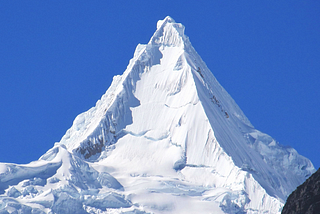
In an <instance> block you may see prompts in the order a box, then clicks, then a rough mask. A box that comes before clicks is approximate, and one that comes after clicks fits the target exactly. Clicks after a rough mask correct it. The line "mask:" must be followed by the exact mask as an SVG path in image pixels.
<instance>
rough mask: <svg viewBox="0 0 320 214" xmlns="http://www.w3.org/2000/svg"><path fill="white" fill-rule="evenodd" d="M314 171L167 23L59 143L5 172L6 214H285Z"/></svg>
mask: <svg viewBox="0 0 320 214" xmlns="http://www.w3.org/2000/svg"><path fill="white" fill-rule="evenodd" d="M314 171H315V169H314V167H313V165H312V163H311V162H310V161H309V160H308V159H306V158H304V157H302V156H301V155H299V154H298V153H297V152H296V151H295V150H294V149H292V148H287V147H283V146H281V145H280V144H279V143H278V142H276V141H275V140H274V139H272V138H271V137H270V136H269V135H267V134H264V133H262V132H260V131H258V130H256V129H255V128H254V127H253V126H252V124H251V123H250V121H249V120H248V119H247V118H246V116H245V115H244V114H243V112H242V111H241V109H240V108H239V107H238V106H237V104H236V103H235V101H234V100H233V99H232V98H231V96H230V95H229V94H228V93H227V92H226V91H225V89H224V88H223V87H222V86H221V85H220V84H219V83H218V81H217V80H216V79H215V77H214V76H213V74H212V73H211V71H210V70H209V69H208V68H207V66H206V64H205V63H204V62H203V61H202V60H201V57H200V56H199V55H198V54H197V52H196V51H195V50H194V48H193V47H192V45H191V43H190V41H189V39H188V37H187V36H185V35H184V26H183V25H182V24H179V23H175V21H174V20H173V19H172V18H170V17H166V18H165V19H164V20H160V21H159V22H158V23H157V30H156V32H155V33H154V35H153V37H152V38H151V39H150V41H149V43H148V44H145V45H141V44H139V45H138V46H137V48H136V51H135V53H134V56H133V58H132V59H131V60H130V62H129V65H128V67H127V69H126V71H125V72H124V73H123V75H119V76H115V77H114V79H113V82H112V84H111V86H110V88H109V89H108V90H107V91H106V93H105V94H104V95H103V96H102V97H101V99H100V100H99V101H97V103H96V106H95V107H92V108H91V109H89V110H88V111H87V112H84V113H82V114H80V115H78V116H77V117H76V118H75V120H74V122H73V125H72V127H71V128H70V129H69V130H67V132H66V134H65V135H64V136H63V137H62V139H61V141H60V142H58V143H55V145H54V146H53V148H52V149H50V150H48V152H46V153H45V154H44V155H43V156H42V157H40V159H39V160H37V161H34V162H32V163H30V164H26V165H17V164H9V163H0V194H1V195H0V211H1V212H2V211H3V212H5V210H6V211H7V212H9V213H12V212H16V211H17V212H18V211H19V212H32V213H52V212H53V213H280V212H281V208H282V206H283V203H284V201H285V200H286V197H287V196H288V194H290V193H291V191H293V190H294V189H295V188H296V187H297V186H298V185H299V184H301V183H302V182H303V181H304V180H305V179H306V178H307V177H308V176H310V175H311V174H312V173H313V172H314Z"/></svg>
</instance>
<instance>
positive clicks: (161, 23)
mask: <svg viewBox="0 0 320 214" xmlns="http://www.w3.org/2000/svg"><path fill="white" fill-rule="evenodd" d="M166 23H176V22H175V21H174V19H173V18H171V17H170V16H166V18H164V19H163V20H159V21H158V22H157V29H159V28H160V27H161V26H162V25H163V24H166Z"/></svg>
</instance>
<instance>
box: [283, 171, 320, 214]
mask: <svg viewBox="0 0 320 214" xmlns="http://www.w3.org/2000/svg"><path fill="white" fill-rule="evenodd" d="M300 213H301V214H311V213H314V214H315V213H320V169H318V171H316V172H315V173H314V174H313V175H312V176H311V177H310V178H308V179H307V180H306V181H305V182H304V183H303V184H302V185H300V186H299V187H298V188H297V189H296V190H295V191H293V192H292V193H291V194H290V196H289V197H288V199H287V202H286V204H285V206H284V207H283V210H282V214H300Z"/></svg>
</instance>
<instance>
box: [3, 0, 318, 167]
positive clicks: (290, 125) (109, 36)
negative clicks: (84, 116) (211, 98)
mask: <svg viewBox="0 0 320 214" xmlns="http://www.w3.org/2000/svg"><path fill="white" fill-rule="evenodd" d="M167 15H170V16H171V17H172V18H173V19H175V20H176V22H180V23H182V24H183V25H185V27H186V31H185V33H186V35H188V36H189V38H190V41H191V43H192V44H193V46H194V48H195V49H196V50H197V52H198V53H199V54H200V56H201V57H202V58H203V60H204V61H205V62H206V63H207V65H208V67H209V69H210V70H211V71H212V72H213V74H214V75H215V76H216V78H217V79H218V81H219V82H220V83H221V84H222V86H223V87H224V88H225V89H226V90H227V91H228V92H229V94H230V95H231V96H232V97H233V98H234V99H235V101H236V102H237V103H238V105H239V106H240V108H241V109H242V110H243V111H244V113H245V114H246V115H247V117H248V118H249V120H250V121H251V122H252V124H253V125H254V126H255V127H256V128H257V129H259V130H260V131H262V132H265V133H267V134H269V135H271V136H272V137H273V138H275V139H276V140H277V141H279V142H280V143H281V144H282V145H287V146H291V147H293V148H295V149H296V150H297V151H298V152H299V153H300V154H302V155H304V156H306V157H308V158H309V159H311V161H312V162H313V163H314V165H315V167H316V168H318V167H319V166H320V157H319V155H318V154H319V151H320V141H319V139H320V110H319V106H320V95H319V92H320V86H319V80H320V72H319V71H320V2H319V1H316V0H313V1H311V0H310V1H309V0H305V1H300V0H299V1H296V0H292V1H284V0H283V1H278V0H277V1H271V0H268V1H256V0H251V1H250V0H245V1H240V0H239V1H195V0H194V1H123V0H118V1H60V0H57V1H40V0H38V1H1V2H0V74H1V76H0V145H1V149H0V162H14V163H28V162H30V161H33V160H36V159H38V158H39V157H40V156H41V155H42V154H43V153H45V152H46V151H47V150H48V149H50V148H51V147H52V146H53V144H54V142H57V141H59V140H60V138H61V137H62V136H63V135H64V133H65V132H66V130H67V129H68V128H69V127H70V126H71V125H72V122H73V119H74V118H75V117H76V116H77V115H78V114H79V113H81V112H83V111H86V110H88V109H89V108H90V107H92V106H94V105H95V103H96V101H97V100H98V99H99V98H100V97H101V95H102V94H104V93H105V91H106V90H107V89H108V87H109V86H110V83H111V80H112V77H113V76H114V75H117V74H122V73H123V71H124V70H125V69H126V66H127V64H128V62H129V60H130V59H131V58H132V56H133V52H134V50H135V47H136V45H137V44H138V43H147V42H148V41H149V39H150V37H151V36H152V34H153V32H154V31H155V30H156V23H157V21H158V20H159V19H163V18H164V17H165V16H167Z"/></svg>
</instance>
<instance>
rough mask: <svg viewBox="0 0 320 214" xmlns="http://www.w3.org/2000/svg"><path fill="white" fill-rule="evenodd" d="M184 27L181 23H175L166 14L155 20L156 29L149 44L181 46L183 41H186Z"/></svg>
mask: <svg viewBox="0 0 320 214" xmlns="http://www.w3.org/2000/svg"><path fill="white" fill-rule="evenodd" d="M184 29H185V28H184V26H183V25H182V24H181V23H176V22H175V21H174V19H173V18H171V17H170V16H167V17H166V18H164V19H163V20H159V21H158V22H157V30H156V32H155V33H154V34H153V36H152V38H151V39H150V41H149V44H152V45H164V46H173V47H176V46H180V47H183V46H184V45H185V44H184V43H185V41H187V37H186V36H185V35H184Z"/></svg>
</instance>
